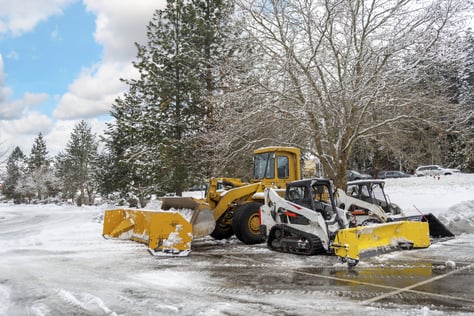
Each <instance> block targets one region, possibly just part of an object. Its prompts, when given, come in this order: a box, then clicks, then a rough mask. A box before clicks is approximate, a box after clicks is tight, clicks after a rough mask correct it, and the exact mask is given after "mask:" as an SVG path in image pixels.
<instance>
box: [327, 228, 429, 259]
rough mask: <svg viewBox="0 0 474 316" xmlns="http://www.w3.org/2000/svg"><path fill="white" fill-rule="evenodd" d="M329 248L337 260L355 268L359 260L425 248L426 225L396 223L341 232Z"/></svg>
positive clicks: (427, 230) (342, 230)
mask: <svg viewBox="0 0 474 316" xmlns="http://www.w3.org/2000/svg"><path fill="white" fill-rule="evenodd" d="M331 246H332V248H333V249H334V251H335V254H336V255H337V256H338V257H341V258H342V259H343V260H345V261H347V262H348V263H349V264H350V265H355V264H357V262H358V261H359V259H361V258H367V257H371V256H374V255H379V254H383V253H386V252H390V251H394V250H401V249H402V250H403V249H419V248H428V247H429V246H430V231H429V225H428V223H427V222H418V221H399V222H390V223H386V224H376V225H371V226H358V227H354V228H346V229H341V230H339V231H338V232H337V234H336V236H335V238H334V240H333V243H332V245H331Z"/></svg>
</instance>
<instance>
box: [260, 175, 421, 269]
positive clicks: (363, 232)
mask: <svg viewBox="0 0 474 316" xmlns="http://www.w3.org/2000/svg"><path fill="white" fill-rule="evenodd" d="M264 196H265V202H264V204H263V205H262V206H261V208H260V219H261V226H260V231H261V234H262V236H264V237H266V239H267V246H268V248H269V249H271V250H274V251H280V252H287V253H294V254H301V255H317V254H335V255H337V256H339V257H340V258H342V260H343V261H346V262H347V263H348V264H349V265H356V264H357V263H358V262H359V260H360V259H361V258H364V257H368V256H373V255H376V254H380V253H385V252H388V251H393V250H397V249H413V248H427V247H429V246H430V238H429V227H428V223H426V222H412V221H399V222H391V223H385V224H371V225H369V226H357V227H351V226H352V224H353V223H354V221H353V215H352V214H351V213H350V212H349V211H346V210H343V209H340V208H338V207H336V202H335V199H334V196H333V185H332V181H331V180H329V179H306V180H300V181H295V182H292V183H290V184H288V185H287V187H286V192H285V198H282V197H281V196H280V195H279V194H278V193H277V192H275V191H274V190H273V189H272V188H268V189H266V190H265V193H264Z"/></svg>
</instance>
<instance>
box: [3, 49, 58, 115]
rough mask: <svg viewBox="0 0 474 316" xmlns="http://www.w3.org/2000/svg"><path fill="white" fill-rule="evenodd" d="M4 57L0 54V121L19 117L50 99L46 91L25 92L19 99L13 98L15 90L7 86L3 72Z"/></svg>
mask: <svg viewBox="0 0 474 316" xmlns="http://www.w3.org/2000/svg"><path fill="white" fill-rule="evenodd" d="M3 67H4V64H3V58H2V55H1V54H0V122H1V120H12V119H18V118H20V117H21V116H22V115H24V114H25V112H26V111H27V109H28V108H30V107H32V106H34V105H37V104H40V103H43V102H44V101H46V100H48V99H49V95H48V94H46V93H28V92H27V93H25V94H24V95H23V97H22V98H21V99H19V100H11V98H12V95H13V91H12V89H11V88H9V87H7V86H5V83H4V74H3Z"/></svg>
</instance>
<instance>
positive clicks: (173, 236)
mask: <svg viewBox="0 0 474 316" xmlns="http://www.w3.org/2000/svg"><path fill="white" fill-rule="evenodd" d="M253 154H254V156H253V157H254V173H253V179H252V180H251V181H250V182H248V183H247V182H242V181H241V180H240V179H236V178H212V179H210V180H209V183H208V187H207V191H206V197H205V198H204V199H193V198H185V197H164V198H161V200H162V206H161V210H159V211H145V210H133V209H117V210H109V211H106V212H105V215H104V228H103V235H104V237H113V238H126V239H132V240H134V241H138V242H142V243H145V244H148V247H149V249H150V252H152V253H153V254H162V253H164V254H174V255H183V254H187V253H189V251H190V249H191V241H192V239H193V238H197V237H200V236H206V235H209V234H210V235H211V236H212V237H214V238H215V239H225V238H229V237H231V236H232V235H234V234H235V236H236V237H237V238H238V239H239V240H241V241H242V242H244V243H246V244H256V243H261V242H263V241H264V238H263V237H262V236H261V235H260V218H259V208H260V206H261V205H262V204H263V200H264V195H263V191H264V190H265V188H267V187H273V188H275V190H276V192H278V191H279V192H280V194H282V195H283V194H284V189H285V187H286V184H287V183H289V182H291V181H295V180H298V179H300V178H301V166H300V159H301V158H300V149H298V148H294V147H264V148H259V149H256V150H255V151H254V153H253ZM183 214H190V215H189V216H183ZM200 227H201V228H200ZM202 227H203V228H202Z"/></svg>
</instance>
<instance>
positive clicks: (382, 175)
mask: <svg viewBox="0 0 474 316" xmlns="http://www.w3.org/2000/svg"><path fill="white" fill-rule="evenodd" d="M409 177H411V175H410V174H408V173H405V172H403V171H398V170H389V171H380V172H379V173H377V178H378V179H388V178H409Z"/></svg>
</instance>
